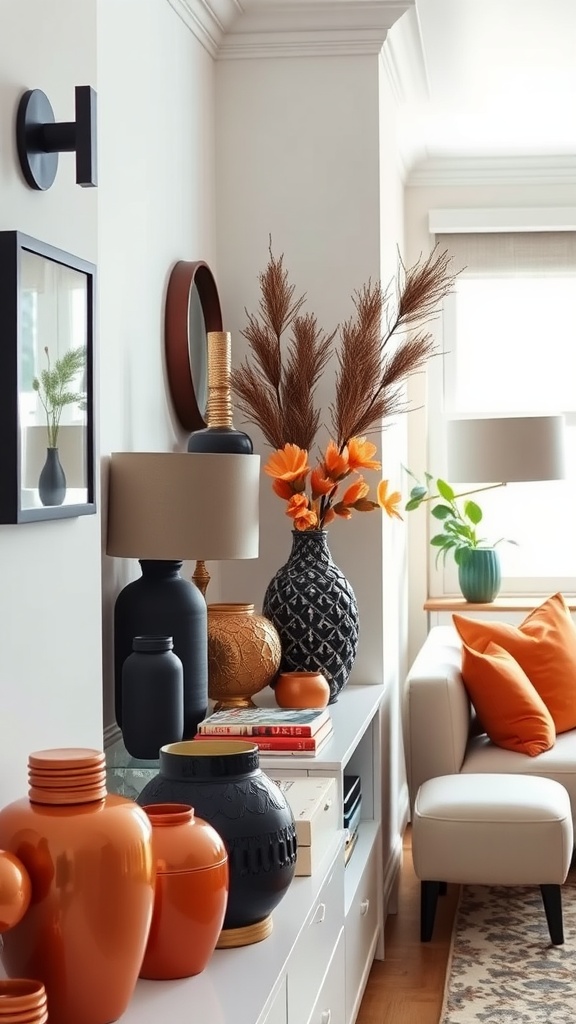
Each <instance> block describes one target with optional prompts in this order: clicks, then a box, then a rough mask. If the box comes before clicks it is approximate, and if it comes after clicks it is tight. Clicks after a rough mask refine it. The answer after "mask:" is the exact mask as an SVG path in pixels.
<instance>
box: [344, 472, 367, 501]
mask: <svg viewBox="0 0 576 1024" xmlns="http://www.w3.org/2000/svg"><path fill="white" fill-rule="evenodd" d="M369 490H370V484H367V483H366V481H365V480H364V478H363V477H361V476H359V477H358V479H357V480H355V481H354V483H353V484H350V486H349V487H348V488H347V489H346V490H345V491H344V494H343V495H342V504H343V505H355V504H356V502H357V501H360V499H361V498H365V497H366V495H367V494H368V491H369Z"/></svg>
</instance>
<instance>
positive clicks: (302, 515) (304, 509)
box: [286, 494, 318, 530]
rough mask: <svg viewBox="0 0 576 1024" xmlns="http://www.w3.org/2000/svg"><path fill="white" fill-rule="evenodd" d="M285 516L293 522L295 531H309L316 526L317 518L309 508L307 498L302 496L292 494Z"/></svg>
mask: <svg viewBox="0 0 576 1024" xmlns="http://www.w3.org/2000/svg"><path fill="white" fill-rule="evenodd" d="M286 515H287V516H290V518H291V519H293V520H294V528H295V529H296V530H311V529H314V527H315V526H317V525H318V516H317V515H316V513H315V512H314V510H313V509H311V508H310V507H309V504H308V498H307V497H306V496H305V495H304V494H293V495H292V497H291V498H290V501H289V502H288V508H287V509H286Z"/></svg>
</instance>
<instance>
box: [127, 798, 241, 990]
mask: <svg viewBox="0 0 576 1024" xmlns="http://www.w3.org/2000/svg"><path fill="white" fill-rule="evenodd" d="M143 810H144V811H146V813H147V814H148V816H149V818H150V821H151V822H152V846H153V849H154V857H155V860H156V870H157V876H156V897H155V902H154V914H153V917H152V927H151V928H150V935H149V937H148V945H147V947H146V953H145V955H144V961H143V963H142V967H141V970H140V977H141V978H187V977H190V975H193V974H200V972H201V971H203V970H204V968H205V967H206V965H207V963H208V961H209V960H210V957H211V956H212V953H213V952H214V949H215V948H216V943H217V941H218V936H219V935H220V931H221V929H222V924H223V921H224V915H225V913H226V904H227V902H228V854H227V852H226V847H225V845H224V841H223V840H222V839H221V838H220V836H219V835H218V832H217V831H216V829H214V828H212V826H211V825H209V824H208V822H207V821H203V820H202V818H195V817H194V808H193V807H190V806H189V805H188V804H148V805H145V806H144V808H143Z"/></svg>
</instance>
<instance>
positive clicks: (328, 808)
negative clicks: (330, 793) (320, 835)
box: [324, 800, 332, 811]
mask: <svg viewBox="0 0 576 1024" xmlns="http://www.w3.org/2000/svg"><path fill="white" fill-rule="evenodd" d="M331 807H332V801H331V800H327V801H326V803H325V804H324V810H325V811H329V810H330V808H331Z"/></svg>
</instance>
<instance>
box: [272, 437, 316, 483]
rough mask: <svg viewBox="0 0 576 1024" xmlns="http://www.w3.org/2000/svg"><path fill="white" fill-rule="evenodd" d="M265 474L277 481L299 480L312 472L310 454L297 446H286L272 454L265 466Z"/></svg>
mask: <svg viewBox="0 0 576 1024" xmlns="http://www.w3.org/2000/svg"><path fill="white" fill-rule="evenodd" d="M264 472H265V473H268V476H273V477H275V478H276V479H277V480H288V481H293V480H299V479H300V478H305V477H306V475H307V474H308V473H309V472H310V467H309V466H308V452H307V451H305V450H304V449H303V448H299V447H298V445H296V444H285V445H284V447H283V448H278V449H277V451H275V452H272V455H271V456H270V458H269V459H268V462H267V463H266V465H265V466H264Z"/></svg>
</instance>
